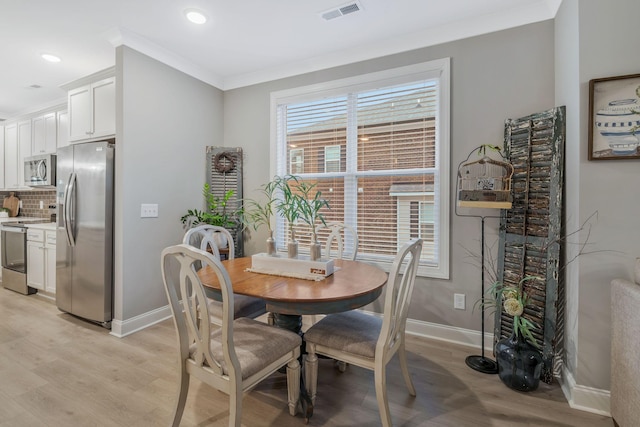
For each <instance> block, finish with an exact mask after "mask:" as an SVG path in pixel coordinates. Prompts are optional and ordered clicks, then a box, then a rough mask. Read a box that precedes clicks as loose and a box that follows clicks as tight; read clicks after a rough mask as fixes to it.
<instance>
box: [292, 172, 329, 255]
mask: <svg viewBox="0 0 640 427" xmlns="http://www.w3.org/2000/svg"><path fill="white" fill-rule="evenodd" d="M316 185H317V184H308V183H306V182H304V181H303V182H299V183H298V184H297V185H296V189H297V190H298V191H299V192H300V194H299V196H298V197H299V199H300V200H299V203H298V209H299V217H300V219H301V220H302V221H304V222H305V223H306V224H307V225H308V226H309V227H310V228H311V236H312V238H311V245H310V248H309V252H310V258H311V260H312V261H315V260H317V259H320V249H321V247H320V243H319V242H318V235H317V234H316V223H317V222H318V221H320V222H321V223H322V224H325V225H326V221H325V218H324V215H323V214H322V212H321V210H322V208H325V207H326V208H329V202H328V201H327V200H325V199H323V198H322V192H321V191H319V190H316V192H315V193H314V194H313V195H312V192H313V190H314V189H315V188H316Z"/></svg>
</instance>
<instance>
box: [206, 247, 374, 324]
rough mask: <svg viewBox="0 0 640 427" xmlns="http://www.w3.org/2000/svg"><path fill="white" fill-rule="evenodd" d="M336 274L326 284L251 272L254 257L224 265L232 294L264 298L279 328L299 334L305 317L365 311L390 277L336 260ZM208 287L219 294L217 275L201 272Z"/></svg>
mask: <svg viewBox="0 0 640 427" xmlns="http://www.w3.org/2000/svg"><path fill="white" fill-rule="evenodd" d="M334 262H335V271H334V273H333V274H332V275H330V276H328V277H326V278H325V279H323V280H307V279H300V278H294V277H285V276H276V275H270V274H262V273H256V272H252V271H248V269H250V268H251V257H242V258H235V259H232V260H225V261H222V265H223V266H224V267H225V269H226V270H227V272H228V273H229V277H230V279H231V284H232V286H233V292H234V293H236V294H241V295H248V296H252V297H257V298H262V299H264V300H265V301H266V303H267V311H269V312H272V313H274V314H275V322H276V325H278V326H280V327H283V328H286V329H290V330H293V331H295V332H299V331H300V327H301V326H302V321H301V316H302V315H303V314H330V313H339V312H343V311H348V310H352V309H355V308H359V307H363V306H365V305H367V304H369V303H370V302H373V301H375V300H376V299H377V298H378V297H379V296H380V294H381V293H382V288H383V287H384V285H385V284H386V283H387V273H385V272H384V271H383V270H382V269H380V268H378V267H376V266H373V265H371V264H367V263H364V262H361V261H350V260H342V259H337V260H335V261H334ZM198 276H200V280H201V281H202V284H203V285H205V287H207V288H209V289H210V290H212V291H213V293H215V292H219V289H220V285H219V284H218V279H217V277H216V275H215V273H214V272H213V271H212V270H211V269H209V268H208V267H204V268H203V269H201V270H200V271H199V272H198Z"/></svg>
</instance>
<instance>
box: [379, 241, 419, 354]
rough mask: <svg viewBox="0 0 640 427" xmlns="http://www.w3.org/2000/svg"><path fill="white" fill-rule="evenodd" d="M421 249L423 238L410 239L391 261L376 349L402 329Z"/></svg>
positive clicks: (384, 346) (386, 345)
mask: <svg viewBox="0 0 640 427" xmlns="http://www.w3.org/2000/svg"><path fill="white" fill-rule="evenodd" d="M421 252H422V239H412V240H410V241H409V242H407V243H405V244H404V245H403V246H402V248H400V250H399V251H398V254H397V255H396V257H395V259H394V261H393V265H392V266H391V271H390V272H389V279H388V280H387V286H386V288H387V289H386V296H385V303H384V318H383V321H382V330H381V331H380V337H379V338H378V343H377V345H376V353H377V352H378V351H384V349H388V348H390V347H392V346H393V345H394V344H395V343H396V342H397V340H398V339H399V338H400V337H401V335H402V333H403V332H404V328H405V326H406V321H407V315H408V314H409V305H410V302H411V294H412V293H413V287H414V284H415V280H416V274H417V273H418V264H419V262H420V253H421Z"/></svg>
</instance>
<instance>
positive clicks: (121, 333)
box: [111, 305, 611, 417]
mask: <svg viewBox="0 0 640 427" xmlns="http://www.w3.org/2000/svg"><path fill="white" fill-rule="evenodd" d="M362 311H363V312H365V313H367V314H370V315H373V316H377V317H382V315H381V314H380V313H375V312H372V311H365V310H362ZM170 317H171V310H170V308H169V306H168V305H166V306H164V307H160V308H158V309H156V310H152V311H149V312H147V313H143V314H141V315H139V316H136V317H134V318H131V319H128V320H126V321H118V320H114V321H113V322H112V324H111V335H113V336H115V337H118V338H123V337H125V336H127V335H130V334H133V333H134V332H138V331H140V330H142V329H145V328H147V327H149V326H153V325H155V324H156V323H160V322H162V321H163V320H165V319H168V318H170ZM306 317H307V316H303V322H304V319H305V318H306ZM317 317H318V319H319V318H321V317H323V316H322V315H318V316H317ZM305 325H306V323H305ZM307 326H308V325H307ZM304 329H306V328H304ZM406 332H407V334H409V335H413V336H418V337H422V338H427V339H432V340H436V341H444V342H449V343H452V344H459V345H463V346H466V347H469V349H470V350H469V354H470V355H471V354H475V353H478V354H479V353H480V351H481V350H480V341H481V334H480V332H479V331H475V330H471V329H464V328H457V327H453V326H447V325H440V324H438V323H431V322H425V321H422V320H414V319H407V328H406ZM484 337H485V338H484V343H485V346H484V347H485V355H486V356H487V357H490V358H493V333H489V332H485V334H484ZM474 349H475V352H474ZM557 380H558V382H559V384H560V386H561V388H562V392H563V394H564V396H565V398H566V399H567V402H568V403H569V406H570V407H571V408H573V409H577V410H580V411H585V412H590V413H593V414H598V415H603V416H607V417H610V416H611V413H610V408H611V406H610V398H611V394H610V392H609V391H608V390H601V389H596V388H592V387H587V386H582V385H577V384H576V383H575V380H574V379H573V376H572V375H571V373H570V372H568V371H567V370H566V369H565V368H564V367H563V369H562V378H557ZM496 381H497V379H496Z"/></svg>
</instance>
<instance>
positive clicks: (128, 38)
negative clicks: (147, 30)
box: [105, 27, 224, 89]
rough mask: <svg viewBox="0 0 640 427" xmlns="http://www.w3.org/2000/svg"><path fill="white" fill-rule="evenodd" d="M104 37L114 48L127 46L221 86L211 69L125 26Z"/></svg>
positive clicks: (201, 79)
mask: <svg viewBox="0 0 640 427" xmlns="http://www.w3.org/2000/svg"><path fill="white" fill-rule="evenodd" d="M105 37H106V39H107V40H108V41H109V43H111V45H112V46H113V47H114V48H116V47H118V46H123V45H124V46H128V47H130V48H132V49H135V50H137V51H138V52H140V53H143V54H145V55H147V56H149V57H151V58H153V59H155V60H157V61H160V62H162V63H163V64H166V65H168V66H170V67H173V68H175V69H176V70H179V71H182V72H183V73H185V74H187V75H189V76H191V77H194V78H196V79H198V80H200V81H203V82H205V83H208V84H210V85H211V86H214V87H216V88H218V89H224V88H223V80H222V78H221V77H220V76H218V75H217V74H215V73H213V72H212V71H209V70H206V69H204V68H202V67H200V66H198V65H196V64H194V63H192V62H191V61H189V60H187V59H185V58H183V57H182V56H180V55H178V54H176V53H174V52H172V51H169V50H167V49H165V48H163V47H160V46H158V45H157V44H155V43H153V42H152V41H150V40H148V39H146V38H144V37H142V36H141V35H139V34H136V33H134V32H133V31H130V30H128V29H126V28H125V27H117V28H113V29H111V30H109V31H107V32H106V33H105Z"/></svg>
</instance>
